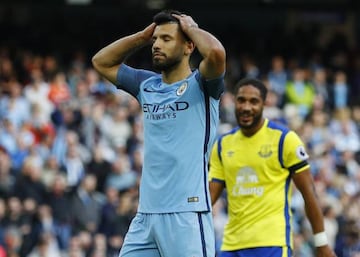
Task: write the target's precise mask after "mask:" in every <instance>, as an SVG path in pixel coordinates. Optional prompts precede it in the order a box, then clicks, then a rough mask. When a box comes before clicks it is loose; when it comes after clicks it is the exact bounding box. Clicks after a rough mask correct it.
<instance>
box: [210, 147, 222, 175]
mask: <svg viewBox="0 0 360 257" xmlns="http://www.w3.org/2000/svg"><path fill="white" fill-rule="evenodd" d="M220 143H221V142H219V141H216V142H215V143H214V145H213V148H212V150H211V155H210V162H209V163H210V171H209V180H210V181H213V180H218V181H222V182H224V181H225V175H224V168H223V164H222V161H221V159H220V154H221V149H220V147H219V144H220Z"/></svg>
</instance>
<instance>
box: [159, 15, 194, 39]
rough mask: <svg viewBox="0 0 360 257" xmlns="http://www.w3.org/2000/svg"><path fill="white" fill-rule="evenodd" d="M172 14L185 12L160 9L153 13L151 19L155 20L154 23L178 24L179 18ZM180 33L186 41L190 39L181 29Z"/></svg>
mask: <svg viewBox="0 0 360 257" xmlns="http://www.w3.org/2000/svg"><path fill="white" fill-rule="evenodd" d="M173 14H177V15H181V14H185V13H182V12H179V11H176V10H164V11H161V12H159V13H157V14H155V16H154V18H153V21H154V22H155V24H156V25H162V24H165V23H177V24H179V20H178V19H176V18H175V17H174V16H173ZM181 32H182V34H183V35H184V37H185V39H186V41H191V39H190V38H189V37H188V35H186V34H185V33H184V32H183V31H182V30H181Z"/></svg>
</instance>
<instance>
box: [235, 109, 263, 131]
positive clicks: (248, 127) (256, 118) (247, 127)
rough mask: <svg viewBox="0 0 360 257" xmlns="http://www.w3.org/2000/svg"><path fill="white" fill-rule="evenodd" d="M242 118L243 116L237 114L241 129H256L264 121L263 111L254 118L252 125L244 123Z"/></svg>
mask: <svg viewBox="0 0 360 257" xmlns="http://www.w3.org/2000/svg"><path fill="white" fill-rule="evenodd" d="M240 116H241V114H240V113H238V112H237V113H236V117H237V122H238V125H239V126H240V128H244V129H252V128H256V127H257V126H258V125H259V123H260V122H261V120H262V110H260V111H259V112H258V113H256V114H255V115H254V116H253V119H252V122H251V123H244V122H242V121H241V118H240Z"/></svg>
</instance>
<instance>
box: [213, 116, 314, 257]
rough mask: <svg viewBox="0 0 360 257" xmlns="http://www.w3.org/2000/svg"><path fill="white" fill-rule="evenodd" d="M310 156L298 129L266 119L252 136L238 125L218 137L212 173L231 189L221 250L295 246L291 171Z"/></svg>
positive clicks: (303, 165) (301, 168) (303, 167)
mask: <svg viewBox="0 0 360 257" xmlns="http://www.w3.org/2000/svg"><path fill="white" fill-rule="evenodd" d="M307 159H308V155H307V154H306V152H305V148H304V144H303V142H302V141H301V139H300V138H299V137H298V136H297V135H296V133H294V132H293V131H291V130H288V129H287V128H285V127H283V126H280V125H278V124H276V123H274V122H272V121H269V120H267V119H266V120H265V122H264V125H263V126H262V128H261V129H260V130H259V131H258V132H257V133H256V134H255V135H253V136H251V137H246V136H244V135H243V134H242V133H241V129H239V128H237V129H234V130H233V131H231V132H229V133H227V134H225V135H223V136H221V137H220V138H219V139H218V140H217V141H216V143H215V144H214V146H213V149H212V153H211V159H210V174H209V179H210V180H218V181H222V182H224V183H225V186H226V190H227V201H228V214H229V220H228V223H227V225H226V226H225V229H224V238H223V244H222V248H221V249H222V250H225V251H231V250H239V249H245V248H253V247H268V246H281V247H282V246H288V247H291V246H292V235H291V210H290V197H291V183H290V182H291V177H290V175H291V173H292V172H301V171H304V170H306V169H308V168H309V164H308V162H307Z"/></svg>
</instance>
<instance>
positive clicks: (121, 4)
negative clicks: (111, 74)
mask: <svg viewBox="0 0 360 257" xmlns="http://www.w3.org/2000/svg"><path fill="white" fill-rule="evenodd" d="M161 9H178V10H180V11H184V12H186V13H188V14H190V15H192V16H193V17H194V19H195V21H196V22H198V24H199V25H200V26H201V27H203V28H205V29H207V30H209V31H210V32H212V33H213V34H214V35H216V36H217V37H218V38H219V39H220V40H221V41H222V42H223V44H224V46H225V48H226V50H227V58H228V60H227V62H228V64H227V73H226V86H227V92H226V93H225V94H224V96H223V100H222V103H221V117H220V119H221V126H220V129H219V133H222V132H224V131H226V130H228V129H230V128H231V127H233V126H235V120H234V117H233V115H232V111H233V106H232V99H231V94H230V93H229V92H230V90H231V88H232V86H233V85H234V83H236V81H237V80H238V79H239V78H242V77H245V76H252V77H257V78H260V79H263V80H264V81H265V82H266V83H267V85H268V86H269V89H270V94H269V98H268V101H267V108H266V109H265V114H266V115H267V117H269V118H271V119H275V120H278V121H279V122H282V123H285V124H286V125H288V126H290V127H291V128H292V129H294V130H296V131H297V132H298V133H299V134H300V135H301V137H302V139H303V140H304V142H305V143H306V144H307V147H308V149H309V152H310V155H311V164H312V172H313V175H314V177H315V181H316V186H317V190H318V194H319V199H320V202H321V205H322V207H323V211H324V215H325V219H326V220H325V221H326V229H327V233H328V236H329V238H330V242H331V245H332V247H333V248H334V249H335V250H336V253H337V255H338V257H358V256H360V157H359V154H360V51H359V50H360V48H359V35H360V2H359V1H356V0H222V1H215V0H197V1H194V0H193V1H190V0H182V1H175V0H118V1H116V0H32V1H26V0H22V1H21V0H2V1H1V2H0V34H1V36H0V257H3V256H9V257H10V256H12V257H16V256H19V257H26V256H30V257H38V256H39V257H40V256H42V257H44V256H46V257H57V256H62V257H78V256H79V257H113V256H117V254H118V250H119V249H120V247H121V244H122V239H123V236H124V234H125V232H126V230H127V226H128V224H129V221H130V220H131V218H132V217H133V215H134V213H135V211H136V207H137V193H138V191H137V185H138V179H139V177H140V176H141V165H142V160H141V158H142V136H141V126H142V123H141V115H140V113H141V112H140V110H139V106H138V105H137V103H136V102H135V101H134V99H132V98H131V97H129V96H128V95H127V94H124V93H115V90H114V87H112V85H110V84H109V83H108V82H107V81H104V80H102V79H101V78H99V77H98V75H97V74H96V72H94V70H93V69H92V67H91V63H90V60H91V57H92V56H93V54H95V52H96V51H98V50H99V49H100V48H102V47H104V46H105V45H107V44H108V43H110V42H112V41H113V40H116V39H117V38H119V37H122V36H124V35H127V34H130V33H133V32H136V31H138V30H141V29H142V28H144V27H145V26H146V25H147V24H148V23H150V22H151V19H152V16H153V15H154V14H155V13H157V12H158V11H159V10H161ZM147 50H148V49H144V51H140V52H139V53H138V54H136V55H135V56H134V57H133V58H131V59H129V62H130V63H131V64H132V65H135V66H137V67H142V68H148V69H151V60H150V55H149V52H148V51H147ZM197 60H198V59H197V56H195V58H194V65H196V61H197ZM294 88H295V89H294ZM296 88H297V89H296ZM299 88H300V89H299ZM294 90H295V91H294ZM296 90H300V91H296ZM303 90H305V91H307V90H308V91H309V92H310V93H309V95H307V97H302V96H301V94H300V93H299V94H297V93H295V94H294V92H302V91H303ZM296 96H298V97H296ZM292 209H293V211H294V227H295V235H294V245H295V256H296V257H312V256H314V251H313V249H314V248H313V243H312V239H311V231H310V226H309V224H308V222H307V221H306V219H305V218H304V217H305V216H304V210H303V202H302V200H301V197H299V193H298V192H297V191H296V190H294V194H293V206H292ZM214 217H215V226H216V235H217V239H218V241H217V247H219V245H220V243H221V233H222V227H223V225H224V222H226V217H227V214H226V203H225V201H224V200H223V199H222V200H221V201H219V203H218V204H217V205H216V206H215V208H214Z"/></svg>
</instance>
